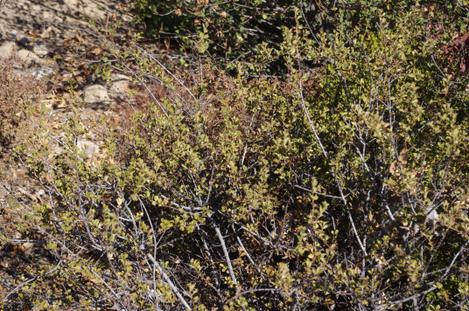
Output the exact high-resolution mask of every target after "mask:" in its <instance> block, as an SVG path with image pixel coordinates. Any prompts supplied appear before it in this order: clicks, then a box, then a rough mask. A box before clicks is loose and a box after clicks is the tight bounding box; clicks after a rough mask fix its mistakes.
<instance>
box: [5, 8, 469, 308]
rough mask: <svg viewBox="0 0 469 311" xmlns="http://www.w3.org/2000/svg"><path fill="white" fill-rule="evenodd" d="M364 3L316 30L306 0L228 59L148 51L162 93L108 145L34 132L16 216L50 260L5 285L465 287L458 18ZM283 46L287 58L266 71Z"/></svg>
mask: <svg viewBox="0 0 469 311" xmlns="http://www.w3.org/2000/svg"><path fill="white" fill-rule="evenodd" d="M337 2H339V3H341V2H340V1H337ZM158 3H159V4H154V6H155V7H154V10H157V11H156V12H159V13H161V12H160V11H158V10H159V8H160V6H163V5H166V6H170V4H171V3H172V2H171V3H170V2H164V1H163V2H158ZM360 3H361V2H360ZM366 3H368V2H366ZM384 3H387V2H384ZM399 3H400V2H399ZM142 4H144V2H142ZM188 5H189V4H188ZM199 5H208V4H201V2H200V1H199ZM226 5H231V2H229V3H228V4H226ZM233 5H234V4H233ZM256 5H259V6H260V5H265V6H267V7H269V5H268V4H265V3H257V4H256ZM369 7H370V8H373V9H368V10H363V11H362V13H360V14H362V15H361V16H362V17H360V18H362V20H361V22H359V23H358V22H356V25H357V26H354V25H355V24H353V23H351V21H352V20H353V19H352V18H348V17H346V15H347V14H349V13H348V11H347V10H345V9H344V10H341V11H340V12H337V16H339V17H340V16H343V17H344V19H342V20H341V19H339V20H341V21H343V23H338V24H335V25H334V27H333V29H331V30H330V31H329V32H326V31H323V32H320V33H318V34H317V35H316V36H315V37H313V36H312V34H311V31H310V29H309V28H308V27H305V26H304V25H302V23H301V22H300V21H301V18H302V17H301V16H297V19H294V20H293V21H294V22H293V23H292V24H291V25H290V26H292V27H283V28H282V33H281V38H282V40H281V41H279V44H278V46H277V47H270V46H268V45H261V46H259V47H258V49H257V50H256V52H257V55H256V56H255V58H254V59H256V62H255V63H254V64H246V63H244V62H238V63H234V66H235V68H236V69H237V74H236V75H235V76H234V77H233V76H228V75H226V74H225V73H223V72H224V71H223V70H222V69H221V68H219V67H218V66H217V64H213V63H210V62H208V61H207V63H206V64H203V65H201V67H200V68H198V71H197V72H196V74H194V75H193V78H192V79H193V80H191V79H189V78H186V79H183V81H182V80H181V79H179V78H176V75H175V73H168V69H167V68H163V69H162V68H161V65H160V64H158V63H153V62H152V59H151V57H150V58H146V56H145V55H140V54H138V53H136V56H135V57H136V58H138V64H139V65H140V74H141V76H142V77H148V76H152V77H154V79H155V80H157V81H161V83H162V84H163V86H162V88H164V92H163V91H162V92H160V93H161V94H164V96H160V97H158V98H157V101H156V103H153V104H149V105H148V107H146V108H145V109H142V110H141V111H139V112H137V113H135V114H134V115H133V118H132V121H131V124H130V126H129V127H128V128H127V129H125V130H122V129H120V130H119V131H116V132H117V133H110V135H109V141H108V142H107V144H106V146H105V147H103V155H102V157H101V159H100V160H99V161H90V160H89V159H87V158H86V157H85V155H83V154H82V153H80V152H78V151H77V150H76V148H75V147H74V139H75V138H76V137H77V136H79V135H82V134H83V131H84V130H83V129H82V128H81V125H80V122H79V121H78V120H76V121H73V122H70V124H69V125H68V127H66V128H63V129H62V130H63V132H64V133H65V134H64V135H63V136H62V141H61V143H62V147H63V150H62V152H61V153H60V154H56V155H53V156H49V155H50V154H51V151H50V148H51V146H50V145H49V142H47V141H43V140H41V137H39V136H37V135H36V136H33V137H32V138H31V139H32V141H31V142H29V144H30V146H31V145H32V146H35V148H34V149H32V150H31V148H27V149H23V150H22V154H23V159H24V161H25V163H26V164H27V165H28V168H29V169H30V171H31V174H34V175H35V176H37V179H38V181H40V182H41V183H42V184H43V185H44V188H45V189H46V190H47V193H48V195H49V197H48V200H45V201H43V202H41V203H39V204H37V205H35V206H34V207H33V208H32V211H31V212H30V213H28V214H27V215H25V216H24V217H26V219H27V220H28V221H26V220H22V221H18V222H19V223H21V226H19V229H18V230H19V231H20V232H21V234H22V235H23V236H24V237H28V238H30V239H35V240H37V241H41V243H40V244H39V243H38V245H37V246H36V247H37V249H40V250H41V251H42V252H43V253H44V254H47V256H44V258H47V260H45V261H41V262H38V261H29V262H27V264H25V266H23V267H21V268H18V270H17V271H16V272H17V273H18V274H20V275H21V278H20V279H17V280H16V281H15V282H14V284H15V285H18V286H19V285H21V286H19V287H18V289H16V291H15V292H14V293H13V294H12V295H10V296H9V297H8V299H7V300H6V304H7V305H8V304H10V305H14V303H18V302H19V301H22V302H23V306H27V305H28V304H29V305H34V306H38V308H39V309H47V308H51V307H55V308H57V309H64V308H76V309H80V308H81V309H87V308H89V309H92V308H102V309H111V308H119V309H126V310H146V309H155V308H157V309H165V310H166V309H168V310H179V309H184V308H185V307H186V308H187V306H189V307H190V308H192V309H194V310H211V309H221V310H240V309H246V310H290V309H293V310H294V309H312V310H314V309H320V308H329V309H332V308H337V309H341V310H342V309H343V310H364V309H373V310H392V309H412V308H415V309H419V308H420V309H429V310H433V309H435V310H437V309H452V308H458V307H461V306H463V307H464V306H465V305H466V304H467V296H468V295H467V294H468V288H469V285H468V277H467V271H468V265H467V240H468V237H469V231H468V228H469V219H468V215H467V212H468V210H467V202H468V193H467V190H468V189H467V184H468V178H467V163H468V160H469V159H468V154H469V150H468V145H467V143H466V142H467V138H466V137H467V130H468V123H467V118H466V116H465V110H464V109H465V105H466V103H467V102H468V98H467V89H466V88H467V85H468V83H469V81H468V78H467V74H466V73H465V72H464V70H463V68H462V67H461V66H460V61H461V59H460V55H459V54H458V53H461V52H460V50H458V49H452V48H450V47H454V46H455V44H456V43H457V42H456V43H455V40H454V38H455V37H456V35H455V34H457V35H460V34H461V33H462V32H464V31H466V30H465V29H464V28H463V27H464V26H463V25H464V23H463V22H462V21H458V22H454V21H452V20H450V19H448V13H447V12H446V11H444V10H441V11H438V10H435V9H432V8H431V6H429V5H421V6H418V5H416V6H411V5H407V6H397V7H396V8H392V11H393V12H394V13H393V14H391V15H388V12H389V10H391V8H387V7H385V6H384V7H380V6H376V7H375V6H373V5H370V6H369ZM269 8H270V7H269ZM403 8H406V9H405V10H404V9H403ZM169 9H171V7H170V8H169ZM455 10H456V9H455ZM457 10H461V8H460V7H459V8H457ZM455 12H456V11H455ZM458 12H459V11H458ZM196 13H197V12H196ZM194 14H195V13H194ZM339 17H338V18H339ZM366 23H369V25H372V28H373V29H366V28H365V29H364V28H362V26H363V25H365V24H366ZM370 27H371V26H370ZM429 29H441V31H440V32H435V33H432V34H431V35H429V32H428V30H429ZM221 42H222V41H221ZM448 53H449V54H448ZM448 55H450V56H451V57H448ZM269 57H271V59H269ZM273 58H278V59H282V60H283V62H284V66H285V68H284V72H287V73H288V74H286V75H282V76H280V77H272V76H265V75H259V76H256V77H253V75H252V72H255V71H258V72H262V71H263V70H264V69H265V65H266V64H269V62H270V61H271V60H272V59H273ZM463 61H464V60H463ZM311 62H314V66H312V65H311ZM256 66H257V67H256ZM31 279H32V281H30V282H28V283H27V284H24V280H31Z"/></svg>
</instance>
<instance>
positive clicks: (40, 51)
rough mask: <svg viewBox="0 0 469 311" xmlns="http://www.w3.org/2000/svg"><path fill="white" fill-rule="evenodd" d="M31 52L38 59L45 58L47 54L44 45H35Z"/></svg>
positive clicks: (47, 51)
mask: <svg viewBox="0 0 469 311" xmlns="http://www.w3.org/2000/svg"><path fill="white" fill-rule="evenodd" d="M33 52H34V53H35V54H36V55H37V56H39V57H46V56H47V54H49V50H48V49H47V47H46V46H45V45H44V44H39V45H35V46H34V47H33Z"/></svg>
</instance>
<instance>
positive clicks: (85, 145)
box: [77, 138, 99, 158]
mask: <svg viewBox="0 0 469 311" xmlns="http://www.w3.org/2000/svg"><path fill="white" fill-rule="evenodd" d="M77 147H78V149H80V150H81V151H83V152H84V153H85V155H86V156H87V157H88V158H91V157H92V156H94V155H96V154H97V153H98V152H99V146H98V145H97V144H96V143H94V142H92V141H90V140H87V139H83V138H79V139H78V140H77Z"/></svg>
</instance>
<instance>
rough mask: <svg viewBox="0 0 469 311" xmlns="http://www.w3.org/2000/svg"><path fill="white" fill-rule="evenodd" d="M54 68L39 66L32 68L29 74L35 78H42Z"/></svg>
mask: <svg viewBox="0 0 469 311" xmlns="http://www.w3.org/2000/svg"><path fill="white" fill-rule="evenodd" d="M54 71H55V70H54V69H53V68H51V67H46V66H44V67H39V68H34V69H33V70H32V71H31V75H32V76H33V77H34V78H36V79H42V78H44V77H48V76H50V75H52V74H53V73H54Z"/></svg>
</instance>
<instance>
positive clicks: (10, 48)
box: [0, 41, 16, 59]
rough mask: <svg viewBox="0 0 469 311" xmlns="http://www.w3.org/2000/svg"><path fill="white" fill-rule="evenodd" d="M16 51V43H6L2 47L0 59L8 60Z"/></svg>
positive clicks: (0, 46) (0, 47)
mask: <svg viewBox="0 0 469 311" xmlns="http://www.w3.org/2000/svg"><path fill="white" fill-rule="evenodd" d="M15 50H16V43H15V42H11V41H5V42H3V43H2V45H0V59H8V58H10V57H12V56H13V54H14V53H15Z"/></svg>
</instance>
